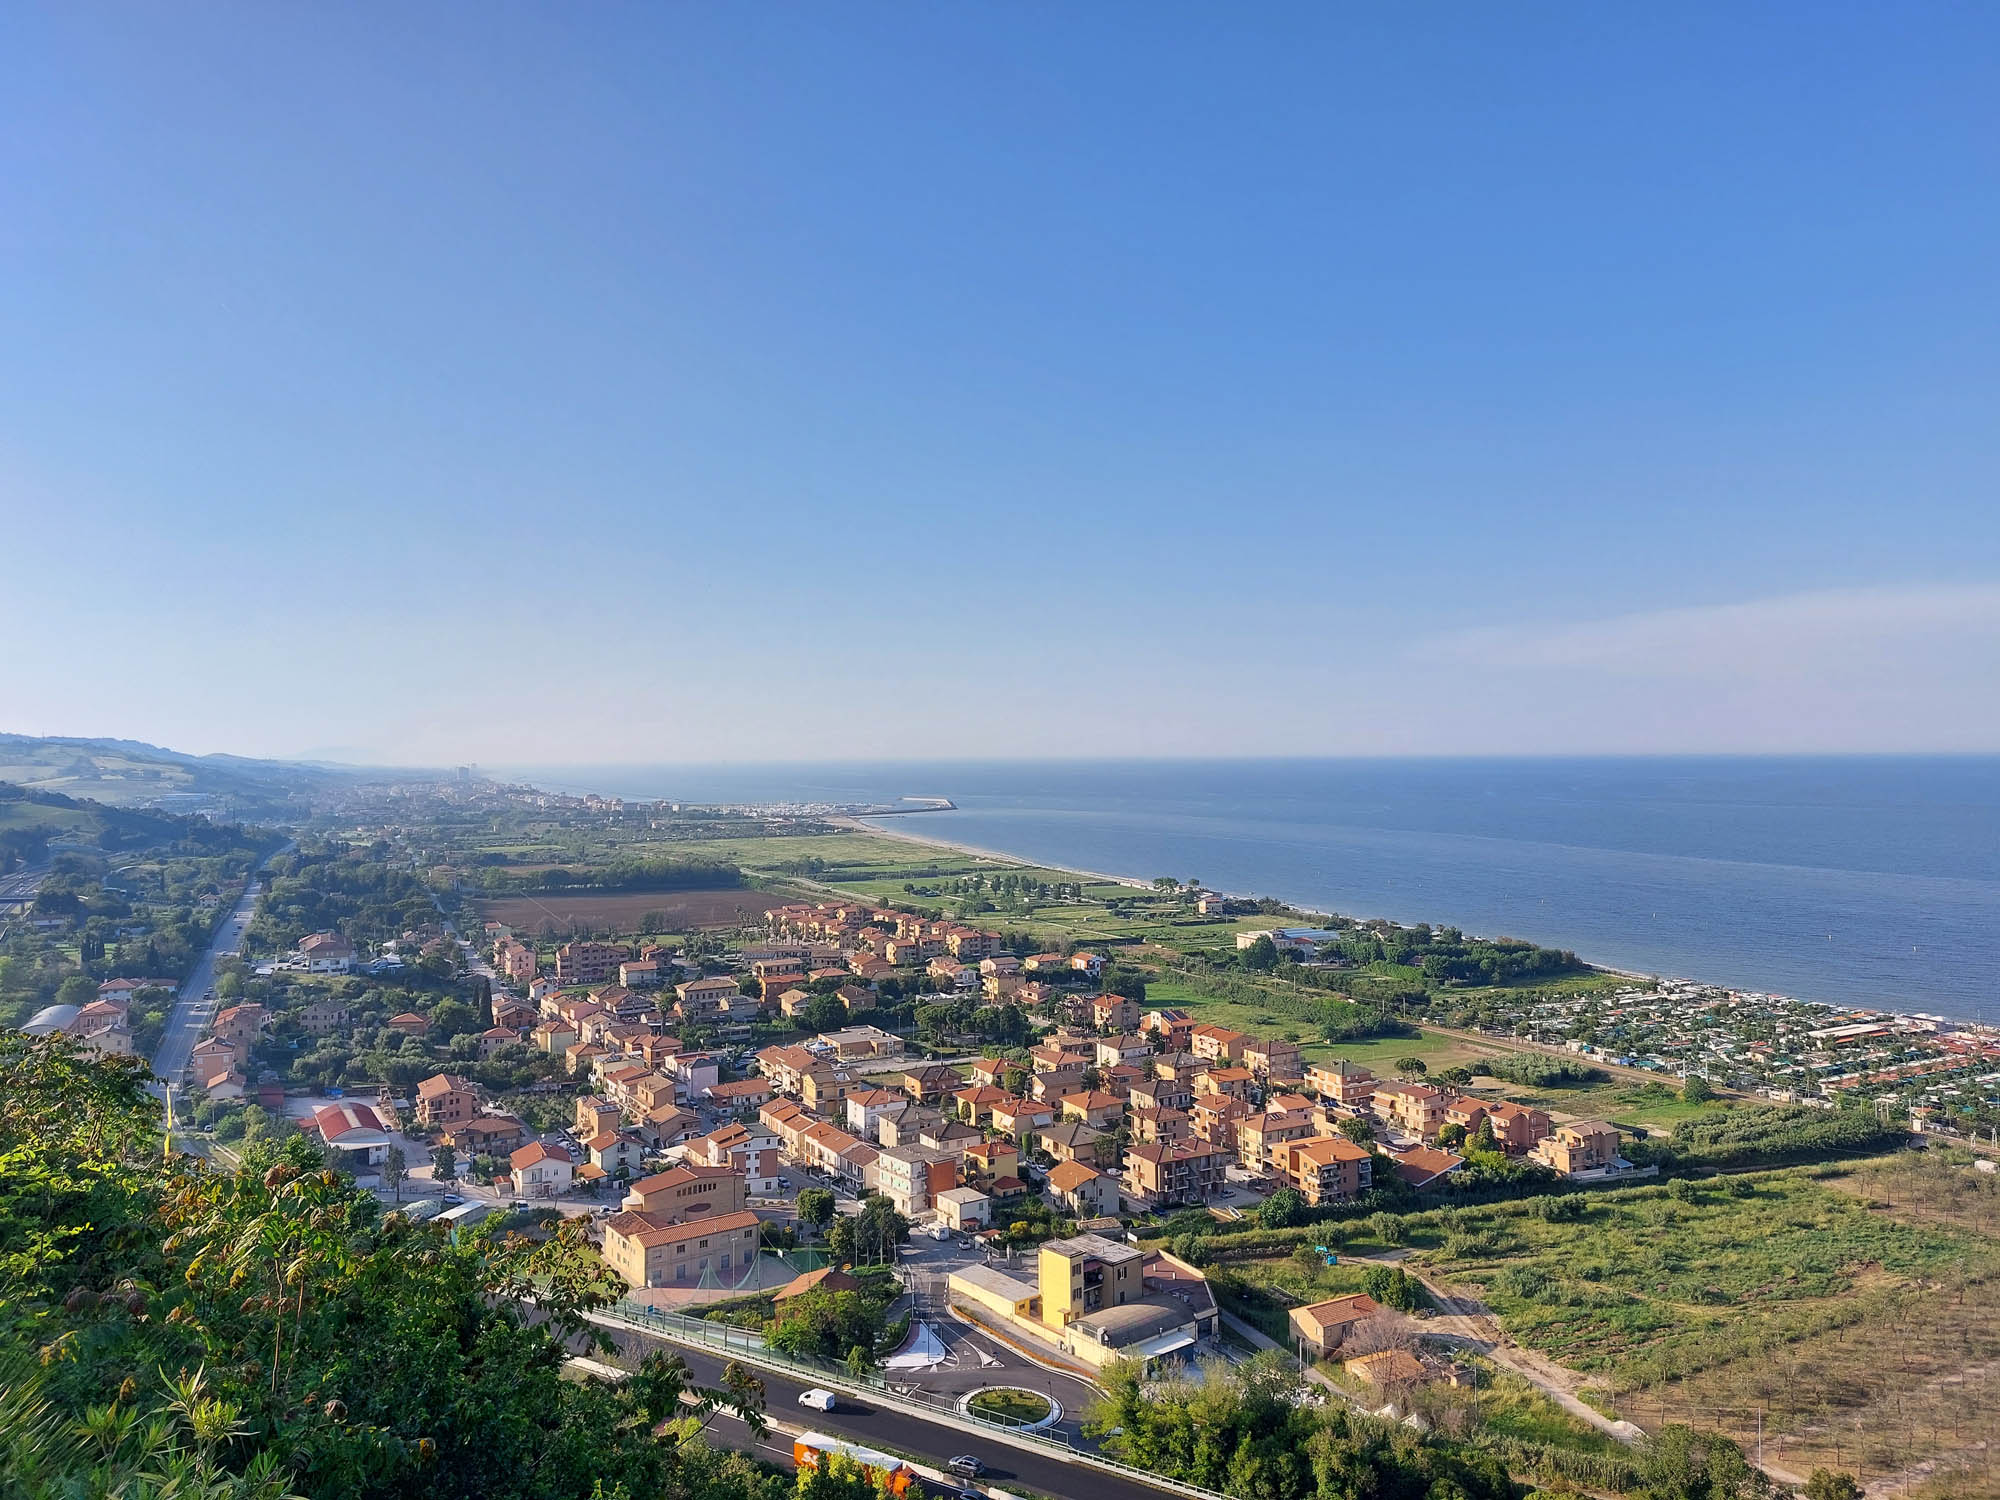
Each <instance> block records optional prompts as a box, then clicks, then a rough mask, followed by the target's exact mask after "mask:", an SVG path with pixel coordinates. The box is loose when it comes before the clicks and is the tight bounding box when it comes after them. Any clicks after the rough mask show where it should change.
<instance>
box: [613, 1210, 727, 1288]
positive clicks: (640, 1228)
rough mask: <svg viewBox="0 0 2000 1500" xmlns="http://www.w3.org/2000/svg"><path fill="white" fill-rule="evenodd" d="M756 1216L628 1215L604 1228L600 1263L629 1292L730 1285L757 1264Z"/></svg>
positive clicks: (619, 1216)
mask: <svg viewBox="0 0 2000 1500" xmlns="http://www.w3.org/2000/svg"><path fill="white" fill-rule="evenodd" d="M757 1222H758V1221H757V1215H756V1214H755V1213H753V1212H751V1211H750V1210H748V1209H744V1210H742V1211H740V1212H736V1213H726V1214H717V1215H715V1216H713V1217H709V1218H703V1219H697V1220H693V1221H691V1222H668V1221H664V1220H659V1219H656V1218H655V1216H654V1215H652V1214H650V1213H647V1212H644V1211H641V1210H632V1209H627V1210H626V1211H625V1212H623V1213H619V1214H614V1215H613V1216H612V1217H611V1218H609V1219H607V1220H605V1223H604V1263H605V1264H606V1265H608V1266H610V1267H611V1269H612V1270H614V1271H616V1272H617V1273H618V1274H619V1275H620V1276H622V1277H624V1278H625V1281H626V1284H627V1285H628V1286H632V1287H672V1286H683V1287H684V1286H696V1285H700V1284H703V1283H704V1282H706V1283H707V1284H709V1285H711V1286H713V1285H727V1284H733V1283H735V1282H736V1281H738V1280H740V1279H741V1278H742V1275H743V1272H744V1270H745V1269H746V1268H747V1267H749V1266H750V1265H751V1264H753V1263H754V1262H755V1261H756V1259H757V1237H758V1229H757Z"/></svg>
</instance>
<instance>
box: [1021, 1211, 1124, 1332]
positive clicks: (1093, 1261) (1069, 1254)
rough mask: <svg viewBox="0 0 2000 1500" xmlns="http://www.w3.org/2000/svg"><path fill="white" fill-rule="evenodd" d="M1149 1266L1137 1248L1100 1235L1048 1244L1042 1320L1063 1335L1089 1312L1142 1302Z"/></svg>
mask: <svg viewBox="0 0 2000 1500" xmlns="http://www.w3.org/2000/svg"><path fill="white" fill-rule="evenodd" d="M1144 1262H1145V1256H1144V1255H1143V1254H1142V1253H1141V1252H1140V1251H1139V1250H1138V1249H1137V1248H1136V1247H1135V1246H1132V1245H1121V1244H1119V1243H1118V1242H1117V1241H1116V1240H1108V1239H1106V1238H1105V1237H1104V1236H1103V1235H1101V1234H1079V1235H1077V1236H1075V1237H1074V1238H1072V1239H1067V1240H1049V1241H1048V1242H1046V1243H1045V1244H1044V1245H1043V1246H1042V1253H1041V1257H1040V1260H1039V1263H1038V1269H1039V1272H1040V1276H1039V1279H1040V1281H1041V1287H1042V1321H1043V1322H1044V1323H1045V1324H1047V1325H1048V1326H1049V1327H1050V1328H1054V1329H1057V1330H1058V1331H1060V1330H1061V1329H1064V1328H1067V1327H1068V1326H1069V1325H1070V1324H1071V1323H1074V1322H1075V1321H1076V1320H1077V1319H1078V1318H1081V1317H1084V1316H1085V1315H1087V1314H1089V1313H1094V1312H1098V1311H1101V1310H1102V1309H1104V1308H1107V1307H1122V1306H1124V1305H1125V1304H1126V1303H1128V1302H1135V1301H1137V1300H1138V1299H1139V1297H1140V1295H1141V1294H1142V1292H1143V1290H1144V1282H1143V1280H1142V1278H1141V1276H1140V1267H1141V1265H1143V1264H1144Z"/></svg>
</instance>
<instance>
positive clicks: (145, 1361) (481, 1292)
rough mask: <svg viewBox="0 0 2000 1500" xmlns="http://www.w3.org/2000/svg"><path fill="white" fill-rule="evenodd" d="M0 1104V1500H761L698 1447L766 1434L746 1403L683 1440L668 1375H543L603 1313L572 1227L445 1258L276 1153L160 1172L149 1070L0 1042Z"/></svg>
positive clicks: (296, 1140) (744, 1464) (720, 1394)
mask: <svg viewBox="0 0 2000 1500" xmlns="http://www.w3.org/2000/svg"><path fill="white" fill-rule="evenodd" d="M0 1078H4V1079H5V1080H6V1086H5V1087H4V1088H0V1157H4V1158H5V1159H6V1160H7V1161H8V1162H9V1165H10V1171H9V1172H8V1173H7V1174H5V1175H4V1176H0V1299H4V1300H5V1302H6V1304H7V1305H8V1306H9V1307H13V1308H17V1309H18V1308H24V1307H25V1308H32V1309H34V1314H33V1317H32V1319H31V1320H28V1321H23V1320H21V1319H19V1318H10V1319H8V1320H6V1321H5V1322H0V1392H4V1394H0V1410H4V1411H5V1412H6V1416H4V1417H0V1493H4V1494H6V1495H8V1496H10V1497H11V1496H15V1495H20V1496H22V1497H23V1500H62V1497H68V1496H73V1495H111V1494H117V1495H138V1494H140V1493H145V1494H149V1495H160V1496H165V1495H168V1494H172V1495H175V1496H190V1497H191V1496H195V1495H200V1496H204V1497H210V1500H276V1496H278V1495H280V1494H285V1493H297V1494H301V1495H315V1496H320V1495H324V1496H335V1495H340V1496H361V1495H366V1496H369V1497H372V1500H572V1497H582V1496H588V1495H591V1494H592V1493H593V1492H594V1491H595V1492H597V1493H601V1494H603V1495H605V1496H615V1495H646V1496H663V1497H671V1500H775V1496H776V1491H775V1489H774V1484H773V1482H772V1481H771V1480H770V1479H768V1478H767V1477H765V1476H763V1475H762V1474H761V1473H760V1472H759V1471H758V1469H757V1468H756V1466H755V1465H754V1464H751V1463H749V1462H748V1461H747V1460H744V1459H741V1458H736V1457H724V1456H721V1455H718V1454H715V1453H713V1452H711V1451H710V1450H709V1449H707V1448H706V1446H705V1445H704V1444H702V1443H701V1442H700V1441H699V1431H700V1427H701V1424H702V1421H703V1414H704V1411H705V1409H708V1408H710V1407H711V1406H726V1407H729V1408H730V1409H739V1408H744V1409H747V1411H748V1413H749V1414H750V1415H751V1416H753V1417H756V1418H759V1419H761V1413H762V1393H761V1390H759V1389H757V1388H756V1386H755V1382H754V1379H752V1380H748V1381H746V1380H745V1379H743V1378H742V1377H741V1374H740V1372H739V1378H738V1379H737V1380H736V1381H735V1382H734V1383H732V1381H731V1379H730V1377H729V1375H727V1374H725V1377H724V1382H723V1389H722V1390H720V1391H716V1392H701V1391H697V1392H695V1393H694V1394H695V1396H696V1398H697V1400H696V1403H695V1405H694V1407H693V1408H692V1414H691V1415H690V1416H682V1415H680V1413H681V1412H683V1411H686V1410H687V1409H688V1408H687V1407H686V1405H685V1403H683V1402H682V1400H681V1395H682V1391H683V1390H684V1389H685V1386H684V1381H683V1380H681V1379H679V1378H667V1376H666V1374H664V1373H663V1374H662V1375H661V1377H660V1378H659V1379H650V1378H635V1379H632V1380H629V1381H623V1382H619V1383H616V1384H609V1383H603V1382H597V1381H576V1380H570V1379H565V1378H564V1377H563V1374H562V1366H563V1362H564V1357H565V1355H567V1354H568V1353H570V1352H572V1351H573V1350H587V1351H595V1350H602V1349H603V1348H605V1347H606V1344H607V1342H608V1341H607V1340H606V1339H604V1337H603V1336H602V1335H601V1334H598V1333H597V1332H596V1331H595V1329H594V1325H592V1324H591V1323H590V1322H589V1321H588V1320H587V1317H586V1315H587V1314H588V1313H589V1312H590V1311H592V1310H593V1309H594V1308H596V1307H599V1306H603V1305H605V1304H606V1303H607V1302H608V1301H609V1299H610V1298H612V1297H613V1296H615V1295H616V1294H617V1293H618V1291H619V1290H621V1288H619V1287H618V1286H617V1285H616V1284H615V1280H614V1278H612V1277H610V1276H608V1275H607V1274H606V1271H605V1268H604V1267H603V1265H602V1264H601V1262H598V1261H597V1259H596V1258H595V1256H593V1255H592V1254H591V1252H590V1250H589V1247H588V1245H587V1243H586V1242H585V1240H584V1237H583V1234H582V1229H581V1226H579V1225H574V1224H563V1225H558V1226H557V1227H556V1228H555V1229H554V1230H553V1233H552V1234H551V1236H550V1238H549V1239H548V1240H547V1241H545V1242H543V1243H539V1244H530V1243H528V1242H526V1241H525V1240H521V1239H518V1238H513V1237H508V1238H492V1237H488V1236H483V1235H474V1236H463V1237H461V1238H459V1239H456V1240H454V1239H452V1238H451V1237H449V1236H448V1235H446V1234H444V1233H443V1232H442V1231H441V1230H439V1229H437V1228H435V1227H431V1226H425V1225H418V1224H412V1223H409V1222H408V1221H407V1220H405V1219H404V1218H403V1217H402V1216H401V1215H396V1214H385V1213H383V1212H382V1208H381V1205H380V1204H379V1203H378V1202H377V1200H376V1199H375V1198H374V1196H373V1195H372V1194H369V1193H365V1192H361V1191H359V1190H357V1189H356V1188H355V1186H354V1184H353V1181H352V1179H351V1178H349V1177H348V1176H347V1175H346V1174H344V1173H339V1172H332V1171H328V1170H327V1169H326V1168H325V1165H324V1164H323V1162H322V1161H321V1160H320V1159H319V1156H318V1154H317V1151H316V1150H315V1149H313V1148H312V1147H311V1145H310V1144H309V1143H308V1142H307V1141H305V1140H304V1139H302V1138H300V1137H298V1136H296V1135H293V1136H289V1137H286V1138H283V1139H274V1140H269V1141H265V1142H261V1143H255V1144H253V1145H250V1146H247V1147H246V1148H245V1149H244V1151H243V1154H242V1166H241V1168H240V1169H231V1170H222V1169H220V1168H219V1167H217V1166H216V1165H214V1164H212V1163H210V1162H204V1161H199V1160H193V1159H189V1158H181V1157H175V1158H165V1157H163V1155H162V1152H161V1149H160V1139H159V1135H158V1130H159V1124H160V1110H159V1107H158V1105H157V1104H155V1103H154V1101H153V1100H152V1099H151V1098H150V1097H149V1096H148V1095H147V1093H146V1091H145V1087H144V1084H145V1080H146V1070H145V1068H144V1065H143V1064H142V1063H140V1062H138V1061H136V1060H135V1059H130V1058H108V1059H102V1060H99V1059H93V1058H90V1057H87V1056H85V1055H83V1054H81V1053H79V1052H78V1051H77V1050H76V1048H75V1047H74V1045H73V1043H71V1042H70V1040H69V1039H68V1038H66V1037H60V1036H57V1037H49V1038H28V1037H23V1036H21V1035H20V1034H19V1033H12V1034H8V1033H0ZM531 1294H532V1296H533V1297H534V1298H535V1301H536V1303H537V1309H536V1320H535V1321H534V1322H530V1321H529V1320H528V1319H527V1317H526V1316H524V1314H523V1313H522V1312H521V1310H520V1304H521V1303H522V1301H523V1299H525V1298H527V1297H528V1296H530V1295H531ZM45 1349H46V1350H48V1351H51V1352H54V1353H58V1354H59V1355H60V1357H56V1358H45V1357H44V1351H45ZM646 1373H647V1372H645V1371H643V1370H642V1371H641V1372H640V1374H641V1375H642V1376H644V1375H645V1374H646ZM22 1414H25V1415H27V1416H28V1417H29V1418H31V1422H32V1426H31V1427H30V1425H29V1424H28V1423H23V1422H20V1421H16V1420H14V1419H15V1418H16V1417H17V1416H19V1415H22ZM663 1419H664V1420H666V1421H667V1424H668V1425H667V1426H666V1427H665V1428H664V1429H663V1428H662V1427H661V1421H662V1420H663ZM31 1445H32V1447H31ZM23 1465H32V1466H33V1470H34V1471H33V1472H30V1471H29V1469H28V1468H26V1467H23Z"/></svg>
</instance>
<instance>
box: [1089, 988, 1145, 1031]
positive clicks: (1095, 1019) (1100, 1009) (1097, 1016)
mask: <svg viewBox="0 0 2000 1500" xmlns="http://www.w3.org/2000/svg"><path fill="white" fill-rule="evenodd" d="M1090 1024H1091V1025H1093V1026H1095V1027H1097V1028H1098V1030H1100V1031H1137V1030H1138V1029H1139V1002H1138V1001H1136V1000H1127V999H1126V998H1125V997H1124V996H1123V995H1096V996H1093V997H1092V999H1091V1002H1090Z"/></svg>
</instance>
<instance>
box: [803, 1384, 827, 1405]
mask: <svg viewBox="0 0 2000 1500" xmlns="http://www.w3.org/2000/svg"><path fill="white" fill-rule="evenodd" d="M799 1405H801V1406H810V1407H811V1408H812V1409H813V1410H814V1411H832V1410H833V1392H832V1391H826V1390H821V1389H820V1388H819V1387H818V1386H814V1387H813V1388H812V1389H811V1390H809V1391H801V1392H799Z"/></svg>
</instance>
